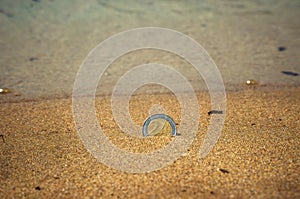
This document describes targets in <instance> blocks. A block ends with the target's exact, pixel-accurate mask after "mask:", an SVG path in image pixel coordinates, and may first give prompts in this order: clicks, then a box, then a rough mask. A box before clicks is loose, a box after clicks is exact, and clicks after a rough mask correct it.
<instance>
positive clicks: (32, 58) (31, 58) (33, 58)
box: [29, 57, 39, 61]
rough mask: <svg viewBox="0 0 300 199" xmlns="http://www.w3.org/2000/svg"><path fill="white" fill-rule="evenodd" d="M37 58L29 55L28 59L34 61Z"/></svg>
mask: <svg viewBox="0 0 300 199" xmlns="http://www.w3.org/2000/svg"><path fill="white" fill-rule="evenodd" d="M38 59H39V58H37V57H30V58H29V61H35V60H38Z"/></svg>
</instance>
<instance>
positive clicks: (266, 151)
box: [0, 87, 300, 198]
mask: <svg viewBox="0 0 300 199" xmlns="http://www.w3.org/2000/svg"><path fill="white" fill-rule="evenodd" d="M299 96H300V88H298V87H295V88H289V89H277V90H276V89H275V90H274V89H273V90H264V89H259V88H252V87H245V88H244V89H243V90H242V91H240V92H228V93H227V112H226V121H225V125H224V129H223V131H222V134H221V137H220V138H219V140H218V142H217V144H216V145H215V147H214V148H213V150H212V151H211V153H210V154H209V155H208V156H206V157H205V158H203V159H201V160H199V158H198V150H199V147H200V146H201V144H202V141H203V138H204V135H205V133H206V130H207V126H208V123H209V118H210V117H211V116H209V115H208V112H209V111H210V104H209V97H208V95H207V93H205V92H202V93H198V100H199V106H200V108H201V117H200V125H199V130H198V133H197V136H196V139H195V140H194V142H193V143H192V145H191V147H190V148H189V150H188V151H186V154H185V155H184V156H182V157H180V158H179V159H178V160H177V161H176V162H175V163H173V164H172V165H169V166H166V167H164V168H162V169H160V170H157V171H153V172H150V173H146V174H130V173H125V172H121V171H118V170H115V169H112V168H110V167H108V166H106V165H104V164H102V163H100V162H99V161H97V160H96V159H95V158H94V157H93V156H92V155H91V154H90V153H89V152H88V151H87V150H86V149H85V147H84V146H83V144H82V141H81V140H80V138H79V136H78V134H77V131H76V129H75V125H74V121H73V117H72V101H71V99H69V98H66V99H49V100H33V101H27V102H16V103H1V104H0V110H1V123H0V129H1V132H0V134H1V137H0V138H1V139H0V151H1V156H0V158H1V159H0V161H1V168H0V179H1V186H0V198H12V197H15V198H21V197H26V198H41V197H43V198H58V197H59V198H84V197H96V198H297V197H300V188H299V187H300V180H299V179H300V173H299V166H300V162H299V151H300V135H299V132H300V124H299V118H300V114H299V111H300V107H299ZM144 97H145V95H138V96H134V97H133V98H132V104H131V109H130V110H131V113H132V114H133V115H136V114H138V113H140V112H144V110H145V109H144V108H146V106H149V104H150V103H151V102H153V101H154V100H159V101H160V102H161V103H162V104H163V105H164V107H165V108H166V109H168V108H169V107H171V106H172V104H173V101H172V100H173V98H172V96H170V95H169V94H160V95H156V96H152V97H151V96H147V97H148V101H147V102H149V103H145V102H144V103H143V101H144V100H145V98H144ZM170 99H171V100H170ZM96 101H97V103H96V107H97V113H98V114H97V115H98V118H99V120H100V124H101V125H102V127H103V128H104V130H105V131H106V133H107V136H108V137H109V138H110V139H111V140H112V141H113V142H114V143H115V144H116V145H117V146H118V147H121V148H123V149H126V150H128V151H134V152H143V150H146V151H147V150H148V151H151V150H154V149H155V148H157V147H162V146H163V144H166V143H167V142H168V141H169V140H170V138H169V137H168V136H155V138H151V139H149V143H148V144H147V142H134V144H132V142H133V141H134V140H128V139H121V140H120V139H119V138H120V137H119V136H120V135H121V134H122V133H121V131H120V130H119V129H118V127H117V126H116V125H114V124H113V122H112V120H111V117H112V116H111V113H110V112H109V111H106V110H107V109H106V106H107V105H105V104H107V102H109V98H107V97H97V100H96ZM174 103H175V104H176V101H174ZM173 110H175V111H172V110H171V112H168V113H169V114H170V115H171V116H172V117H174V119H175V120H178V115H177V112H176V108H173ZM145 114H146V113H145ZM109 121H111V122H109ZM141 122H143V119H137V120H136V123H137V124H141ZM121 137H122V136H121ZM153 139H154V141H155V140H156V142H154V141H153ZM124 142H125V144H124ZM126 142H128V143H126ZM132 146H135V147H132ZM144 152H145V151H144Z"/></svg>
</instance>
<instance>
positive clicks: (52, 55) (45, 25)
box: [0, 0, 300, 101]
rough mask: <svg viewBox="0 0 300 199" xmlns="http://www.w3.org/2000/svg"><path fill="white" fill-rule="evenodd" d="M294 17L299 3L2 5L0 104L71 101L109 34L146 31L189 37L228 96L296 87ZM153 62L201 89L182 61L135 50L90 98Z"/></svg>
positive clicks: (53, 0) (49, 1)
mask: <svg viewBox="0 0 300 199" xmlns="http://www.w3.org/2000/svg"><path fill="white" fill-rule="evenodd" d="M299 11H300V1H299V0H287V1H281V0H255V1H253V0H251V1H250V0H247V1H234V0H232V1H229V0H228V1H221V0H214V1H208V0H207V1H196V0H188V1H175V0H174V1H172V0H164V1H159V2H155V1H150V0H147V1H133V0H129V1H106V0H93V1H88V2H85V1H80V0H74V1H58V0H35V1H33V0H14V1H11V0H1V1H0V51H1V53H0V68H1V73H0V88H8V89H10V90H11V91H12V92H11V93H8V94H5V95H0V101H18V100H23V99H35V98H41V97H42V98H53V97H70V96H72V89H73V84H74V81H75V77H76V73H77V71H78V69H79V67H80V65H81V64H82V62H83V60H84V59H85V57H86V56H87V55H88V53H89V52H90V51H91V50H92V49H93V48H95V47H96V46H97V45H98V44H99V43H100V42H102V41H104V40H105V39H107V38H108V37H110V36H112V35H114V34H117V33H120V32H122V31H126V30H130V29H132V28H140V27H148V26H156V27H163V28H170V29H174V30H177V31H179V32H182V33H184V34H186V35H188V36H190V37H192V38H193V39H195V40H196V41H197V42H198V43H199V44H201V45H202V46H203V47H204V48H205V49H206V51H207V52H208V53H209V54H210V56H211V57H212V59H213V60H214V61H215V63H216V65H217V66H218V68H219V70H220V72H221V75H222V77H223V80H224V84H225V88H226V89H227V90H241V89H244V88H245V86H246V87H247V85H246V82H247V81H250V80H251V81H252V80H254V81H255V82H257V83H258V84H256V86H257V87H264V88H270V89H273V88H286V87H291V86H299V85H300V76H299V74H300V66H299V64H300V56H299V52H300V51H299V50H300V38H299V35H300V23H299V20H298V19H299V18H300V12H299ZM153 60H155V61H156V62H159V61H162V62H163V63H165V64H168V65H170V66H172V67H174V68H175V69H178V70H179V71H180V72H181V73H183V74H184V75H185V77H186V78H187V79H188V80H190V82H191V84H192V85H193V87H194V89H195V90H203V89H206V86H205V83H204V82H203V80H202V78H201V76H200V75H199V74H197V73H195V72H194V70H193V69H192V67H191V66H188V64H187V63H185V62H184V60H180V59H178V58H177V57H176V56H174V55H172V54H168V53H166V52H161V51H159V50H157V51H151V50H148V51H147V50H144V51H143V50H142V51H140V52H134V53H132V54H129V55H126V56H123V57H121V58H120V59H119V60H116V61H115V62H114V63H113V64H112V65H111V66H110V67H109V68H108V69H107V72H106V73H105V75H104V76H103V78H102V79H101V81H100V82H99V87H98V90H97V94H98V95H106V94H110V93H111V92H112V89H113V86H114V84H115V83H116V81H117V80H118V79H119V78H120V77H121V76H122V74H124V73H126V71H128V69H130V67H133V66H134V65H135V64H142V63H150V62H151V61H153ZM150 90H151V89H150ZM154 90H155V89H154ZM159 91H162V92H164V91H165V90H163V89H162V90H159ZM139 92H141V93H147V92H149V88H146V87H145V88H144V89H139Z"/></svg>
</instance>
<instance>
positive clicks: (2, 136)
mask: <svg viewBox="0 0 300 199" xmlns="http://www.w3.org/2000/svg"><path fill="white" fill-rule="evenodd" d="M0 137H1V138H2V141H3V143H5V140H4V135H2V134H1V135H0Z"/></svg>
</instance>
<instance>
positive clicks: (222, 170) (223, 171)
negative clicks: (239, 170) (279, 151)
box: [218, 169, 229, 173]
mask: <svg viewBox="0 0 300 199" xmlns="http://www.w3.org/2000/svg"><path fill="white" fill-rule="evenodd" d="M218 170H219V171H221V172H222V173H229V171H228V170H226V169H218Z"/></svg>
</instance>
